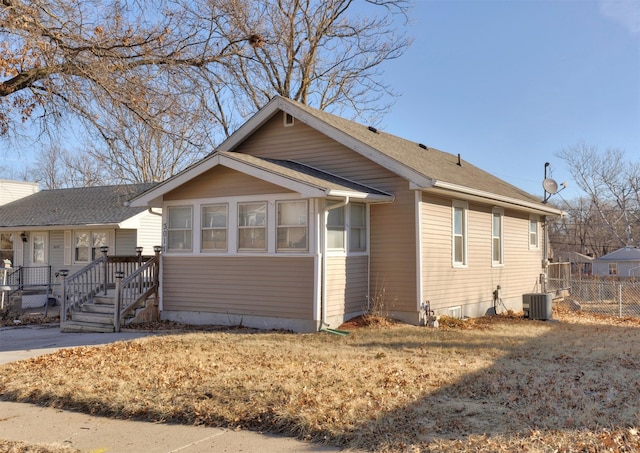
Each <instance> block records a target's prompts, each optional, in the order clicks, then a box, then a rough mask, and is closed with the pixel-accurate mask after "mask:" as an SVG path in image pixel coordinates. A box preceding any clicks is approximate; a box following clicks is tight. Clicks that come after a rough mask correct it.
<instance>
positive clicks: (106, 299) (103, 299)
mask: <svg viewBox="0 0 640 453" xmlns="http://www.w3.org/2000/svg"><path fill="white" fill-rule="evenodd" d="M93 303H94V304H102V305H115V304H116V298H115V296H109V295H106V296H93Z"/></svg>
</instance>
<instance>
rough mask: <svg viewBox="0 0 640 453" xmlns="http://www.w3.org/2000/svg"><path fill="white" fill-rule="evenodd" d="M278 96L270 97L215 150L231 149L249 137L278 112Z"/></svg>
mask: <svg viewBox="0 0 640 453" xmlns="http://www.w3.org/2000/svg"><path fill="white" fill-rule="evenodd" d="M278 101H279V98H278V97H275V98H273V99H271V100H270V101H269V102H268V103H267V104H266V105H265V106H264V107H262V108H261V109H260V110H258V112H256V114H255V115H253V116H252V117H251V118H249V119H248V120H247V121H246V122H245V123H244V124H243V125H242V126H240V127H239V128H238V129H237V130H236V131H235V132H234V133H233V134H231V135H230V136H229V137H228V138H227V139H226V140H225V141H223V142H222V143H220V144H219V145H218V146H217V147H216V150H217V151H233V150H234V149H235V148H236V146H238V145H239V144H240V143H242V142H243V141H244V139H245V138H247V137H249V136H250V135H251V134H253V133H254V132H255V131H256V130H258V129H259V128H260V126H262V125H263V124H264V123H266V122H267V121H268V120H269V119H270V118H271V117H272V116H273V115H274V114H275V113H277V112H278V110H279V108H280V106H279V104H280V102H278Z"/></svg>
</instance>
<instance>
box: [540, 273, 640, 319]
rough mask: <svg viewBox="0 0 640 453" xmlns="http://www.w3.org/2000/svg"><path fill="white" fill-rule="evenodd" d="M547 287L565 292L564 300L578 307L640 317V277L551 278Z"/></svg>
mask: <svg viewBox="0 0 640 453" xmlns="http://www.w3.org/2000/svg"><path fill="white" fill-rule="evenodd" d="M546 291H547V292H555V293H556V294H557V295H559V296H563V302H564V303H565V304H567V305H568V306H569V307H570V308H571V309H573V310H576V311H578V310H580V311H583V312H585V313H592V314H599V315H606V316H617V317H621V318H627V317H634V318H638V317H640V281H635V280H616V279H600V278H595V277H593V278H587V279H573V278H571V277H569V278H547V281H546Z"/></svg>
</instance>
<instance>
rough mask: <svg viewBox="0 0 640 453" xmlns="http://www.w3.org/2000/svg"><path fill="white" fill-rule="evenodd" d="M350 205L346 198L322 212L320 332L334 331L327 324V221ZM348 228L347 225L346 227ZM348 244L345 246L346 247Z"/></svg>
mask: <svg viewBox="0 0 640 453" xmlns="http://www.w3.org/2000/svg"><path fill="white" fill-rule="evenodd" d="M348 204H349V196H345V197H344V199H343V200H342V201H341V202H339V203H336V204H334V205H331V206H325V207H324V209H323V210H322V214H323V218H324V222H323V223H324V224H323V225H322V276H321V282H320V287H321V291H320V293H321V294H320V330H333V329H328V327H329V324H328V323H327V219H328V218H329V211H332V210H334V209H338V208H342V207H344V206H346V205H348ZM345 228H346V225H345ZM346 246H347V244H345V247H346Z"/></svg>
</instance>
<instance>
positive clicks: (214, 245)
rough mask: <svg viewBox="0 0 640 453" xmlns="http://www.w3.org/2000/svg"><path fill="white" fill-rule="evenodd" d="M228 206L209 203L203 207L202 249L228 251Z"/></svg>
mask: <svg viewBox="0 0 640 453" xmlns="http://www.w3.org/2000/svg"><path fill="white" fill-rule="evenodd" d="M228 217H229V216H228V207H227V205H226V204H215V205H207V206H203V207H202V216H201V223H202V232H201V236H202V250H203V251H219V252H220V251H226V250H227V229H228V227H229V225H228Z"/></svg>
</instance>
